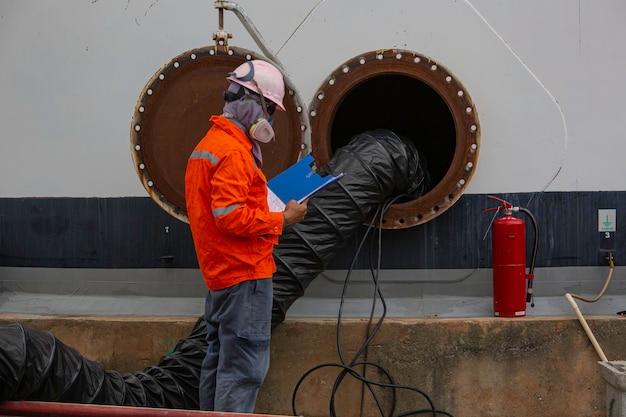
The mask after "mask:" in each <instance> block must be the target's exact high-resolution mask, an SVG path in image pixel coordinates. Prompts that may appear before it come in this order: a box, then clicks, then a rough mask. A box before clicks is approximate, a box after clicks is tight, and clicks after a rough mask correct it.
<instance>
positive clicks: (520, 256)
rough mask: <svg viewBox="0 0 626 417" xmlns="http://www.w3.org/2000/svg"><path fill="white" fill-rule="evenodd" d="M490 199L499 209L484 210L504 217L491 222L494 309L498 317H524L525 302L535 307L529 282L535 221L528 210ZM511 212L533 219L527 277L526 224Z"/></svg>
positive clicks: (532, 267)
mask: <svg viewBox="0 0 626 417" xmlns="http://www.w3.org/2000/svg"><path fill="white" fill-rule="evenodd" d="M488 197H489V198H491V199H494V200H496V201H499V202H500V203H502V205H501V206H497V207H493V208H490V209H487V210H484V211H483V213H486V212H489V211H496V210H497V211H501V210H502V211H503V212H504V216H503V217H500V218H498V219H496V220H494V221H493V226H492V227H493V230H492V234H491V238H492V239H491V249H492V259H493V264H492V267H493V309H494V315H495V316H497V317H522V316H525V315H526V303H531V306H533V307H534V303H533V302H532V300H533V293H532V283H533V279H534V277H535V276H534V269H535V259H536V256H537V235H538V233H537V222H536V221H535V218H534V216H533V215H532V213H531V212H530V211H528V210H527V209H525V208H522V207H513V205H512V204H511V203H509V202H507V201H505V200H502V199H500V198H497V197H494V196H491V195H490V196H488ZM514 212H523V213H524V214H527V215H528V216H529V217H530V219H531V220H532V223H533V226H534V232H535V239H534V245H533V255H532V260H531V264H530V269H529V272H528V274H527V273H526V236H525V235H526V223H524V220H522V219H520V218H517V217H514V216H513V213H514Z"/></svg>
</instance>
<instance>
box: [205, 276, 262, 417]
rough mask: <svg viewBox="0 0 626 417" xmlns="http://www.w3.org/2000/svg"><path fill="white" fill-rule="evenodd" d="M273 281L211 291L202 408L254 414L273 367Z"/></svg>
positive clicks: (207, 307)
mask: <svg viewBox="0 0 626 417" xmlns="http://www.w3.org/2000/svg"><path fill="white" fill-rule="evenodd" d="M272 299H273V292H272V279H271V278H264V279H259V280H253V281H244V282H241V283H239V284H237V285H234V286H232V287H229V288H225V289H223V290H218V291H209V293H208V295H207V297H206V302H205V313H204V314H205V320H206V324H207V336H206V338H207V351H206V356H205V357H204V361H203V362H202V369H201V371H200V392H199V395H200V410H206V411H224V412H236V413H253V412H254V406H255V404H256V398H257V394H258V393H259V388H260V387H261V384H262V383H263V380H264V379H265V375H266V374H267V370H268V369H269V363H270V335H271V316H272Z"/></svg>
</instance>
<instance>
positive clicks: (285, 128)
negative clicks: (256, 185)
mask: <svg viewBox="0 0 626 417" xmlns="http://www.w3.org/2000/svg"><path fill="white" fill-rule="evenodd" d="M252 59H266V58H264V57H262V56H259V55H257V54H256V53H254V52H252V51H249V50H245V49H241V48H236V47H229V49H228V50H220V49H216V48H215V47H214V46H207V47H202V48H197V49H192V50H189V51H186V52H184V53H182V54H180V55H178V56H177V57H175V58H173V59H172V60H170V61H169V62H168V63H167V64H165V65H164V66H163V67H162V68H160V69H159V70H158V71H156V72H155V73H154V75H153V76H152V78H151V79H150V80H149V81H148V83H147V84H146V86H145V87H144V89H143V91H142V92H141V95H140V96H139V99H138V100H137V104H136V106H135V111H134V113H133V118H132V122H131V134H130V144H131V153H132V157H133V163H134V165H135V169H136V171H137V174H138V175H139V178H140V180H141V182H142V184H143V186H144V188H145V189H146V191H148V194H149V195H150V196H151V197H152V199H153V200H154V201H155V202H156V203H157V204H158V205H159V206H161V208H163V209H164V210H165V211H166V212H168V213H169V214H170V215H172V216H173V217H175V218H177V219H179V220H181V221H184V222H188V219H187V209H186V205H185V182H184V180H185V170H186V167H187V159H188V157H189V155H190V154H191V152H192V151H193V149H194V147H195V145H196V144H197V143H198V142H199V141H200V139H202V137H203V136H204V135H205V133H206V132H207V130H208V129H209V127H210V122H209V118H210V117H211V116H212V115H214V114H221V113H222V108H223V105H224V101H223V96H222V94H223V92H224V91H225V90H226V88H227V87H228V81H227V80H226V75H227V74H228V73H229V72H230V71H232V70H233V69H235V68H236V67H237V66H238V65H240V64H242V63H243V62H245V61H247V60H252ZM295 91H297V90H296V89H295V88H294V87H293V86H291V85H289V81H288V80H287V78H286V93H285V99H284V104H285V108H286V109H287V111H286V112H276V114H275V115H274V120H275V121H274V130H275V132H276V140H274V141H272V142H270V143H268V144H266V145H262V146H263V161H264V165H263V172H264V174H265V175H266V176H267V178H268V179H270V178H272V177H274V176H275V175H276V174H278V173H279V172H281V171H283V170H284V169H286V168H287V167H289V166H290V165H292V164H293V163H295V162H296V161H297V160H298V159H299V156H300V152H301V151H302V150H304V149H306V144H305V138H304V132H305V130H306V123H305V122H304V119H303V106H302V104H301V103H300V102H299V101H300V100H299V98H298V97H297V94H296V93H295Z"/></svg>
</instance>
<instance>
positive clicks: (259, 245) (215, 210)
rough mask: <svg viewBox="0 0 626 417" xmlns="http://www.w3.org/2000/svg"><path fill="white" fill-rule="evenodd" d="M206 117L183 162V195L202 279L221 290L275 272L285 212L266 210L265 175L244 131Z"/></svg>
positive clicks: (220, 117) (223, 118) (228, 122)
mask: <svg viewBox="0 0 626 417" xmlns="http://www.w3.org/2000/svg"><path fill="white" fill-rule="evenodd" d="M211 122H212V123H213V126H212V127H211V128H210V129H209V131H208V132H207V134H206V136H205V137H204V138H203V139H202V140H201V141H200V143H198V145H197V146H196V148H195V149H194V151H193V153H192V154H191V156H190V158H189V161H188V162H187V171H186V174H185V199H186V204H187V215H188V217H189V225H190V226H191V233H192V236H193V242H194V245H195V248H196V255H197V257H198V264H199V266H200V270H201V272H202V276H203V278H204V282H205V283H206V286H207V288H208V289H209V290H220V289H223V288H227V287H231V286H233V285H235V284H237V283H239V282H242V281H246V280H253V279H260V278H270V277H271V276H272V275H273V274H274V272H275V271H276V264H275V263H274V258H273V256H272V250H273V247H274V245H275V244H276V243H278V236H279V235H280V234H281V233H282V231H283V222H284V217H283V213H277V212H270V211H269V207H268V203H267V179H266V178H265V175H264V174H263V172H262V171H261V169H260V168H259V167H258V166H257V164H256V163H255V160H254V157H253V154H252V143H251V142H250V139H249V138H248V136H247V135H246V134H245V133H244V132H242V131H241V129H240V128H239V127H238V126H237V125H236V124H234V123H233V122H231V121H230V120H228V119H227V118H225V117H223V116H213V117H211Z"/></svg>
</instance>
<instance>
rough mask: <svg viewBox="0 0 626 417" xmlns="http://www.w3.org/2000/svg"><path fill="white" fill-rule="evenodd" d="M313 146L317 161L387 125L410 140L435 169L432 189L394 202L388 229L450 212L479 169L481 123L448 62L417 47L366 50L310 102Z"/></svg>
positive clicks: (387, 219)
mask: <svg viewBox="0 0 626 417" xmlns="http://www.w3.org/2000/svg"><path fill="white" fill-rule="evenodd" d="M309 120H310V123H311V138H312V139H311V145H312V149H313V154H314V156H315V158H316V160H317V161H318V163H319V164H320V166H323V165H325V164H326V163H327V162H328V161H329V160H330V159H331V157H332V154H333V151H334V150H336V149H337V148H339V147H340V146H342V145H343V144H346V143H347V141H349V139H350V137H351V136H352V135H354V134H357V133H360V132H361V131H364V130H368V129H373V128H388V129H390V130H393V131H395V132H396V133H399V134H403V135H404V136H407V137H409V138H410V139H411V140H413V142H414V143H415V144H416V146H417V148H418V150H420V153H422V154H423V155H425V156H426V159H427V160H428V162H429V165H430V168H431V169H432V170H433V180H434V182H435V184H433V185H434V187H433V188H432V189H431V190H430V191H429V192H428V193H427V194H425V195H423V196H421V197H420V198H418V199H416V200H413V201H405V202H402V203H398V204H393V205H392V206H391V207H390V208H389V210H388V211H387V213H386V214H385V217H384V223H383V228H394V229H395V228H407V227H411V226H415V225H419V224H422V223H424V222H427V221H429V220H431V219H433V218H435V217H437V216H439V215H440V214H441V213H443V212H445V211H446V210H447V209H449V208H450V207H451V206H452V205H453V204H454V203H455V202H456V201H457V200H458V199H459V198H460V197H461V195H462V194H463V192H464V190H465V188H466V187H467V185H468V184H469V182H470V180H471V178H472V175H473V174H474V172H475V170H476V166H477V162H478V153H479V146H480V124H479V121H478V116H477V112H476V108H475V106H474V103H473V102H472V100H471V97H470V94H469V93H468V91H467V90H466V89H465V88H464V87H463V85H462V84H461V82H460V81H459V80H457V79H456V78H455V77H454V76H453V75H452V73H451V72H450V71H449V70H448V69H446V68H445V67H444V66H443V65H441V64H439V63H437V62H435V61H433V60H432V59H430V58H427V57H425V56H422V55H420V54H418V53H416V52H412V51H407V50H400V49H387V50H379V51H369V52H366V53H364V54H362V55H359V56H356V57H354V58H352V59H350V60H348V61H346V62H345V63H343V64H341V65H339V66H338V67H337V68H336V69H335V70H334V71H333V72H332V73H331V74H330V75H329V76H328V77H327V79H326V80H325V82H324V83H323V84H322V85H321V86H320V88H319V89H318V92H317V94H316V95H315V97H314V98H313V100H312V102H311V104H310V106H309Z"/></svg>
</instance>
